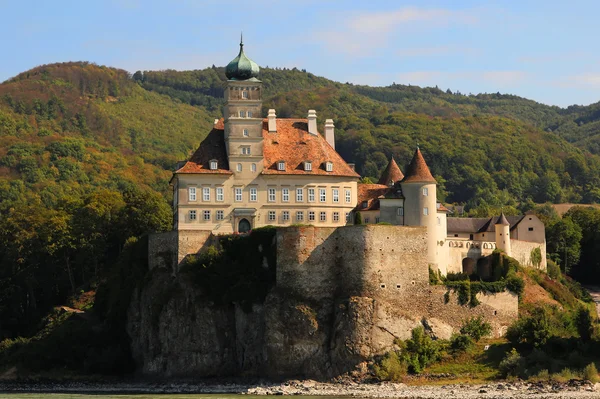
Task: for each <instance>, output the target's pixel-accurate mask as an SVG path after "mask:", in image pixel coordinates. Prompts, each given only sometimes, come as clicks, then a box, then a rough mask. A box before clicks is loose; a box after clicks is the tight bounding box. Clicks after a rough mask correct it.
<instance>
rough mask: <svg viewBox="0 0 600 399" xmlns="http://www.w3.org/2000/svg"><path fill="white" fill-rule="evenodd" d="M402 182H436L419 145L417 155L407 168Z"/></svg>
mask: <svg viewBox="0 0 600 399" xmlns="http://www.w3.org/2000/svg"><path fill="white" fill-rule="evenodd" d="M402 183H436V181H435V179H434V178H433V176H432V175H431V172H430V171H429V166H427V163H426V162H425V159H424V158H423V154H421V150H420V149H419V147H417V150H416V151H415V155H414V156H413V159H412V161H410V164H409V165H408V168H407V169H406V176H404V179H403V180H402Z"/></svg>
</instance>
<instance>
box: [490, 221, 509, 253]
mask: <svg viewBox="0 0 600 399" xmlns="http://www.w3.org/2000/svg"><path fill="white" fill-rule="evenodd" d="M494 227H495V229H496V248H498V249H501V250H502V251H504V253H505V254H507V255H508V256H512V253H511V248H510V223H508V220H506V216H504V212H501V213H500V216H499V217H498V219H497V220H496V223H495V225H494Z"/></svg>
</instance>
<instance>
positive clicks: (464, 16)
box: [312, 7, 482, 56]
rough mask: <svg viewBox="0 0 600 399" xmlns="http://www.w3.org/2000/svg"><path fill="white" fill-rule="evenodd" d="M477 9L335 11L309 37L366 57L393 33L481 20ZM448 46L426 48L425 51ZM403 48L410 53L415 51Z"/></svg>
mask: <svg viewBox="0 0 600 399" xmlns="http://www.w3.org/2000/svg"><path fill="white" fill-rule="evenodd" d="M481 12H482V9H470V10H451V9H445V8H418V7H403V8H399V9H396V10H392V11H389V12H371V13H369V12H361V13H360V14H358V13H354V12H352V13H338V14H333V15H329V16H328V17H327V18H326V20H327V21H328V26H330V27H331V28H329V29H326V30H322V31H317V32H315V33H314V34H313V35H312V39H313V40H315V41H318V42H321V43H323V44H324V45H325V47H326V48H327V49H328V50H329V51H332V52H341V53H346V54H349V55H352V56H368V55H370V54H371V53H372V52H373V51H374V50H376V49H379V48H382V47H386V46H387V45H388V44H389V43H388V42H389V40H390V37H391V36H393V35H394V34H395V33H396V32H401V31H402V32H403V33H404V34H407V33H410V31H414V30H433V29H439V28H443V27H446V26H449V25H460V26H464V25H475V24H478V23H479V21H480V20H481V16H480V14H481ZM449 49H450V48H448V49H443V48H441V47H440V48H430V49H429V52H430V53H432V52H436V51H437V52H439V51H447V50H449ZM400 51H402V50H400ZM404 51H408V52H409V53H410V52H411V51H413V52H414V51H416V50H415V49H405V50H404Z"/></svg>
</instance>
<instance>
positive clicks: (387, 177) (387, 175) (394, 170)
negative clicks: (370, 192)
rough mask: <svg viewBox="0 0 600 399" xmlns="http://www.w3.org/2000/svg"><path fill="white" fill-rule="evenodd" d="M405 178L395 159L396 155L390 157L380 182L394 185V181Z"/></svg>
mask: <svg viewBox="0 0 600 399" xmlns="http://www.w3.org/2000/svg"><path fill="white" fill-rule="evenodd" d="M402 179H404V175H403V174H402V171H401V170H400V168H399V167H398V164H397V163H396V161H395V160H394V156H392V157H390V162H389V163H388V165H387V166H386V168H385V170H384V171H383V173H381V177H380V178H379V181H378V182H377V183H378V184H385V185H386V186H392V185H394V183H396V182H398V181H400V180H402Z"/></svg>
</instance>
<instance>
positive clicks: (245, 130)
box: [242, 129, 248, 137]
mask: <svg viewBox="0 0 600 399" xmlns="http://www.w3.org/2000/svg"><path fill="white" fill-rule="evenodd" d="M242 134H243V135H244V137H248V129H244V130H242Z"/></svg>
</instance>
